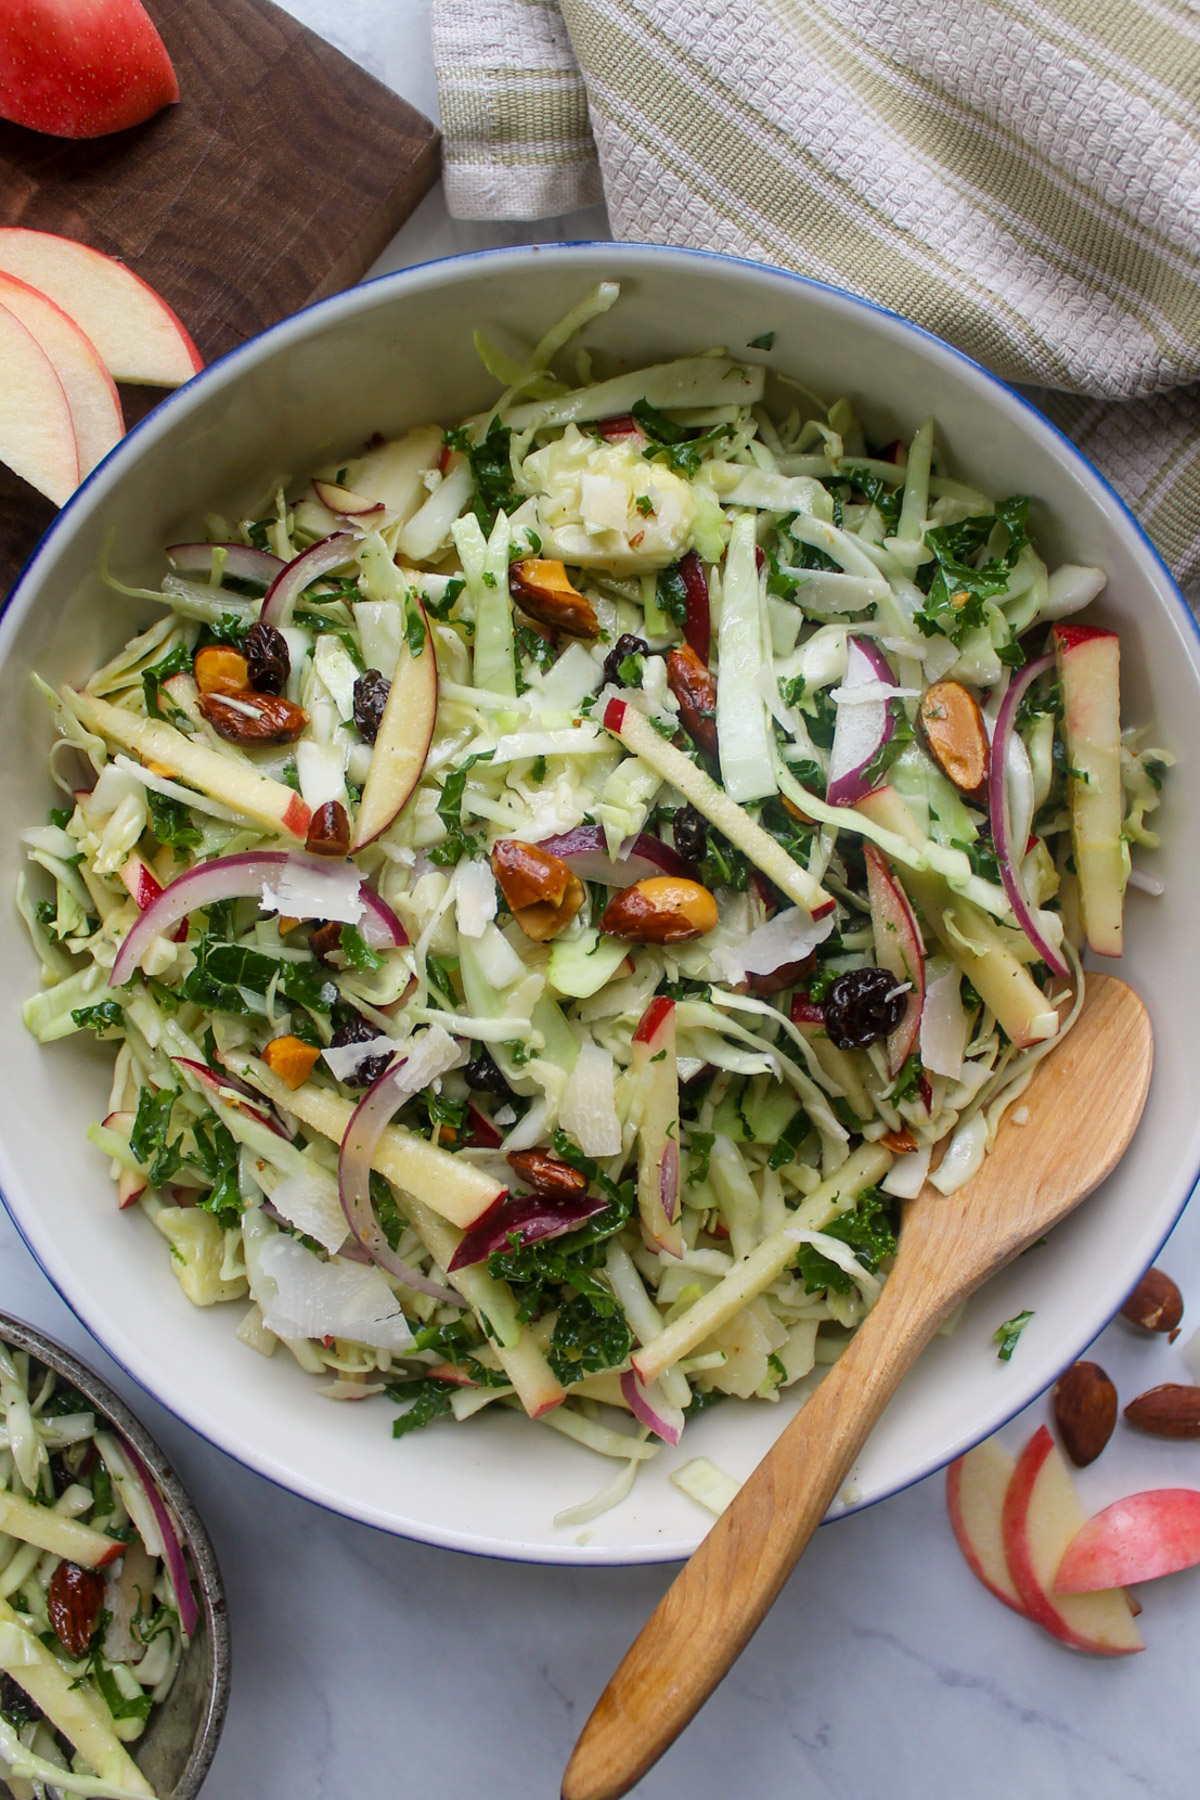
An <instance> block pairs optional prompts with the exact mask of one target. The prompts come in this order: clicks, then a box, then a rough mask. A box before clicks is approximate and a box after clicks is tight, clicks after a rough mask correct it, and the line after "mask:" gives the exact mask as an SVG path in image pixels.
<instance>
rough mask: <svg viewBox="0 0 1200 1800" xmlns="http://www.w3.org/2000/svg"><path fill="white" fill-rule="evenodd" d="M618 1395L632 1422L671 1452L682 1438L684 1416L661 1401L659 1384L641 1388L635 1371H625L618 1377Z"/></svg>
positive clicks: (676, 1407) (654, 1383)
mask: <svg viewBox="0 0 1200 1800" xmlns="http://www.w3.org/2000/svg"><path fill="white" fill-rule="evenodd" d="M621 1392H622V1393H623V1394H624V1396H625V1402H626V1405H627V1406H628V1407H629V1410H630V1412H631V1413H632V1414H633V1416H634V1418H635V1419H638V1420H640V1422H641V1423H642V1424H643V1425H648V1426H649V1427H650V1430H651V1431H652V1432H653V1433H654V1435H655V1437H660V1438H661V1439H662V1441H663V1443H664V1444H669V1445H670V1446H671V1448H672V1449H674V1448H675V1445H676V1444H677V1443H678V1442H679V1440H680V1438H681V1437H682V1436H683V1423H684V1414H683V1412H682V1410H681V1409H680V1408H679V1407H678V1406H671V1405H670V1404H669V1402H668V1401H666V1400H664V1399H663V1397H662V1393H661V1391H660V1390H659V1386H658V1383H657V1382H656V1381H652V1382H651V1383H650V1385H649V1387H643V1386H642V1384H641V1381H640V1380H639V1379H638V1376H637V1374H636V1373H635V1372H634V1370H633V1369H626V1371H625V1373H624V1375H622V1377H621Z"/></svg>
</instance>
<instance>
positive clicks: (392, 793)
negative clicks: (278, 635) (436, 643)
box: [352, 601, 438, 851]
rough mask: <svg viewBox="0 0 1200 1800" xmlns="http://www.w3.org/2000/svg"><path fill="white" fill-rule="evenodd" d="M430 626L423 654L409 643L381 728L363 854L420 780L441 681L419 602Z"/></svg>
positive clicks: (361, 830) (363, 818) (359, 835)
mask: <svg viewBox="0 0 1200 1800" xmlns="http://www.w3.org/2000/svg"><path fill="white" fill-rule="evenodd" d="M413 604H414V605H415V606H416V607H417V609H418V611H419V612H420V615H421V620H422V623H423V624H424V627H425V638H424V642H423V643H422V645H421V650H420V654H419V655H417V656H414V655H413V652H412V646H411V644H410V642H409V640H408V639H407V638H406V639H405V641H404V642H403V643H402V644H401V646H400V660H399V662H398V663H397V664H396V669H395V673H394V674H393V676H392V685H391V689H390V691H389V693H388V697H387V705H386V706H385V707H384V709H383V718H382V719H381V721H380V724H379V734H378V736H377V737H376V739H375V748H374V749H373V751H372V752H371V766H370V768H369V769H368V770H367V779H366V781H365V783H364V784H363V795H362V800H361V802H360V804H359V808H358V817H357V819H356V820H355V825H354V843H353V846H352V849H353V850H355V851H358V850H361V849H362V848H363V845H364V844H370V843H373V842H374V841H375V839H376V838H377V837H379V835H380V834H381V832H384V831H386V830H387V828H388V826H389V825H390V824H391V822H392V820H393V819H394V818H395V817H396V815H397V813H399V812H400V810H401V808H402V807H403V806H404V804H405V802H406V801H407V799H408V797H409V795H410V794H411V793H412V791H413V789H414V788H415V787H416V785H417V783H418V781H420V779H421V772H422V770H423V769H424V767H425V759H426V757H427V756H428V755H429V745H430V743H431V741H432V738H433V728H434V725H435V723H436V721H437V703H438V676H437V662H436V661H435V659H434V653H433V636H432V633H431V632H430V629H429V620H428V619H427V618H426V616H425V609H424V607H423V606H421V604H420V602H419V601H414V602H413Z"/></svg>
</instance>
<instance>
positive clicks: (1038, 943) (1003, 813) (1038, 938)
mask: <svg viewBox="0 0 1200 1800" xmlns="http://www.w3.org/2000/svg"><path fill="white" fill-rule="evenodd" d="M1053 667H1054V655H1053V653H1052V652H1051V653H1050V654H1049V655H1046V656H1039V657H1038V658H1037V659H1036V660H1035V661H1034V662H1031V663H1026V665H1025V667H1024V668H1023V669H1022V670H1021V671H1020V673H1019V674H1017V675H1014V676H1013V679H1012V680H1011V681H1010V682H1009V684H1008V692H1007V693H1006V694H1005V696H1004V699H1003V700H1002V701H1001V703H1000V712H999V714H998V716H997V719H996V729H995V731H994V733H993V734H992V762H991V768H990V770H989V771H988V809H989V811H990V813H991V818H992V843H993V844H994V845H995V849H996V857H997V860H998V862H999V864H1000V878H1001V880H1002V881H1003V883H1004V891H1005V893H1006V894H1007V895H1008V898H1009V902H1010V904H1011V906H1012V909H1013V912H1014V913H1015V914H1016V917H1017V924H1018V925H1019V926H1020V927H1021V930H1022V931H1023V932H1024V933H1025V936H1026V937H1027V938H1028V939H1029V941H1030V943H1031V944H1032V945H1033V947H1034V949H1035V950H1036V951H1037V953H1038V955H1039V956H1040V957H1041V959H1042V961H1043V962H1044V963H1045V964H1046V966H1047V968H1049V969H1050V970H1051V972H1052V973H1053V974H1055V975H1069V974H1070V972H1071V971H1070V970H1069V968H1068V967H1067V965H1066V963H1065V962H1064V961H1063V959H1062V957H1061V956H1060V955H1059V953H1058V951H1057V950H1055V949H1053V948H1052V947H1051V946H1050V945H1049V944H1048V943H1047V942H1046V939H1045V938H1044V937H1043V936H1042V934H1041V932H1040V931H1039V930H1038V928H1037V922H1036V920H1035V919H1034V916H1033V908H1032V906H1031V905H1030V902H1029V896H1028V895H1027V894H1026V892H1025V887H1024V883H1023V882H1022V880H1021V859H1020V857H1017V856H1014V855H1013V846H1012V839H1011V835H1010V832H1009V820H1008V780H1007V769H1008V745H1009V740H1010V738H1011V737H1012V735H1013V732H1014V730H1015V729H1016V721H1017V708H1018V707H1019V706H1020V704H1021V701H1022V700H1023V698H1024V696H1025V693H1026V691H1027V689H1028V688H1029V687H1030V686H1031V685H1032V684H1033V682H1035V681H1036V680H1037V678H1038V676H1039V675H1044V674H1045V673H1046V671H1047V669H1052V668H1053ZM1023 854H1024V853H1023V852H1022V855H1023Z"/></svg>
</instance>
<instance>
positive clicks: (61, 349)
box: [0, 274, 125, 481]
mask: <svg viewBox="0 0 1200 1800" xmlns="http://www.w3.org/2000/svg"><path fill="white" fill-rule="evenodd" d="M0 305H3V306H6V307H7V308H8V310H9V312H11V313H13V314H15V316H16V317H17V318H18V319H20V321H21V323H22V325H24V327H25V329H26V330H27V331H29V332H32V334H33V336H34V337H35V338H36V339H37V341H38V343H39V344H40V345H41V347H42V349H43V350H44V351H45V352H46V355H47V356H48V357H49V358H50V361H51V362H52V364H53V365H54V372H55V374H56V375H57V376H58V379H59V380H60V381H61V382H62V385H63V391H64V392H65V394H66V396H67V405H68V407H69V408H70V411H71V423H72V425H73V426H74V428H75V438H76V442H77V444H78V447H79V479H80V480H81V481H82V480H83V478H84V476H85V475H90V474H91V472H92V470H93V469H94V468H95V466H96V464H97V463H98V462H100V461H102V460H103V458H104V457H106V456H107V455H108V453H109V451H110V450H111V449H112V448H113V446H114V445H115V444H118V443H119V442H120V441H121V439H122V438H123V437H124V435H125V420H124V418H123V416H122V413H121V402H120V400H119V398H118V397H117V390H116V388H115V386H114V385H113V379H112V376H111V375H110V374H109V372H108V370H107V369H106V368H105V366H104V364H103V363H102V362H101V360H100V357H99V354H98V352H97V350H96V347H95V345H94V344H93V343H92V340H91V339H90V338H89V337H87V336H86V335H85V334H84V333H83V332H82V331H81V330H80V329H79V327H78V325H77V324H76V323H75V321H74V319H72V318H71V317H70V316H69V315H68V314H67V313H65V312H64V311H63V309H62V307H61V306H58V305H56V304H55V302H54V301H53V300H51V299H50V297H49V296H48V295H47V294H43V293H42V292H41V291H40V290H39V289H38V288H34V287H30V286H29V283H28V282H26V281H18V279H17V277H16V276H15V275H4V274H0Z"/></svg>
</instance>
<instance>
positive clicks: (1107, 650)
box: [1054, 625, 1128, 956]
mask: <svg viewBox="0 0 1200 1800" xmlns="http://www.w3.org/2000/svg"><path fill="white" fill-rule="evenodd" d="M1054 650H1055V655H1056V658H1057V662H1058V679H1059V681H1060V683H1061V684H1062V696H1063V730H1064V732H1065V733H1066V739H1067V761H1068V763H1069V765H1070V770H1071V773H1070V777H1069V781H1068V786H1069V789H1070V802H1071V842H1072V848H1073V850H1074V853H1075V869H1076V873H1077V874H1078V877H1079V908H1080V912H1081V913H1082V915H1083V928H1084V931H1085V933H1086V934H1087V941H1088V948H1089V949H1090V950H1094V951H1095V952H1096V954H1097V955H1098V956H1120V954H1121V944H1122V929H1121V927H1122V919H1121V915H1122V910H1123V907H1124V902H1125V882H1126V878H1127V874H1128V858H1127V855H1126V851H1125V846H1124V844H1123V843H1122V840H1121V816H1122V811H1123V806H1124V800H1123V795H1122V792H1121V644H1120V639H1119V638H1118V637H1117V634H1116V632H1115V631H1102V630H1100V629H1099V628H1098V627H1096V626H1094V625H1056V626H1055V627H1054Z"/></svg>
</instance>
